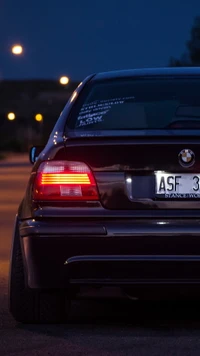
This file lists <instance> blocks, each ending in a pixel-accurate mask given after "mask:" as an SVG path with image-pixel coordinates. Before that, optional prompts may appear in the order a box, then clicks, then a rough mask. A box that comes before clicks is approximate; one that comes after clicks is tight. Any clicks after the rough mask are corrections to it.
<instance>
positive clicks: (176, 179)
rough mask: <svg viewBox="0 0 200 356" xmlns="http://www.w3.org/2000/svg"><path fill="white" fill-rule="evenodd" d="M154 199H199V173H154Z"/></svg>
mask: <svg viewBox="0 0 200 356" xmlns="http://www.w3.org/2000/svg"><path fill="white" fill-rule="evenodd" d="M155 180H156V197H157V198H165V199H199V198H200V173H198V174H196V173H194V174H190V173H183V174H182V173H180V174H177V173H176V174H174V173H165V172H155Z"/></svg>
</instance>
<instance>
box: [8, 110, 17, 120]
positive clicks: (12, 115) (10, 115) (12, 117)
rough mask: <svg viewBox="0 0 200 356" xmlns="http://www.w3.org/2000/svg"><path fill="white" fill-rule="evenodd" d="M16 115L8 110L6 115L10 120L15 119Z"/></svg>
mask: <svg viewBox="0 0 200 356" xmlns="http://www.w3.org/2000/svg"><path fill="white" fill-rule="evenodd" d="M15 118H16V116H15V114H14V112H9V113H8V115H7V119H8V120H10V121H13V120H15Z"/></svg>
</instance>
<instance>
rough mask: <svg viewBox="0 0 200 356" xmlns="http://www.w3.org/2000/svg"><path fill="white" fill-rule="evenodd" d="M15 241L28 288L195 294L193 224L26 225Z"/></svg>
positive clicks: (197, 225)
mask: <svg viewBox="0 0 200 356" xmlns="http://www.w3.org/2000/svg"><path fill="white" fill-rule="evenodd" d="M20 236H21V242H22V248H23V253H24V264H25V268H26V272H27V273H26V274H27V284H28V286H29V287H30V288H36V289H44V288H45V289H46V288H47V289H49V288H50V289H51V288H68V287H69V286H71V285H76V286H81V285H101V286H104V285H118V286H133V285H134V286H141V285H142V286H148V285H151V286H154V285H156V286H158V285H160V286H163V285H170V286H173V285H174V286H175V285H177V284H178V285H184V286H188V285H197V286H199V288H200V221H199V220H194V219H188V220H184V221H181V220H172V219H171V220H166V221H163V220H162V221H160V220H155V219H147V220H133V219H124V220H118V221H115V220H109V221H95V220H93V221H81V219H79V220H77V221H73V220H72V219H71V220H67V221H66V220H63V219H61V220H60V221H58V220H57V219H56V220H54V219H51V220H40V221H39V220H38V221H36V220H26V221H23V222H21V223H20Z"/></svg>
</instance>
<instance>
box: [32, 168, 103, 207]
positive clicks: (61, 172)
mask: <svg viewBox="0 0 200 356" xmlns="http://www.w3.org/2000/svg"><path fill="white" fill-rule="evenodd" d="M33 199H34V200H40V201H41V200H98V199H99V196H98V192H97V186H96V182H95V180H94V177H93V174H92V172H91V170H90V168H89V167H88V166H87V165H86V164H85V163H79V162H67V161H49V162H43V163H42V164H41V165H40V166H39V169H38V171H37V174H36V178H35V183H34V187H33Z"/></svg>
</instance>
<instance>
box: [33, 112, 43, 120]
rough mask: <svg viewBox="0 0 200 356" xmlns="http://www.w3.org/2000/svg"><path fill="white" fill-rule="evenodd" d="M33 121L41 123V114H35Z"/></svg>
mask: <svg viewBox="0 0 200 356" xmlns="http://www.w3.org/2000/svg"><path fill="white" fill-rule="evenodd" d="M35 120H36V121H38V122H41V121H42V120H43V116H42V114H36V115H35Z"/></svg>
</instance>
